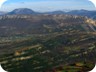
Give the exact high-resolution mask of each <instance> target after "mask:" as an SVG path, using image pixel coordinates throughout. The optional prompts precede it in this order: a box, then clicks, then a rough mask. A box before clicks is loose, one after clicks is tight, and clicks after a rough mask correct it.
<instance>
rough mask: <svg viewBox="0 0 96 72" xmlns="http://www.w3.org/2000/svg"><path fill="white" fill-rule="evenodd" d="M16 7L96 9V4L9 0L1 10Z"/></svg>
mask: <svg viewBox="0 0 96 72" xmlns="http://www.w3.org/2000/svg"><path fill="white" fill-rule="evenodd" d="M16 8H30V9H32V10H34V11H41V12H47V11H55V10H80V9H85V10H95V9H96V8H95V6H94V5H93V4H92V2H90V1H88V0H7V1H6V2H4V3H3V5H2V6H1V8H0V11H12V10H14V9H16Z"/></svg>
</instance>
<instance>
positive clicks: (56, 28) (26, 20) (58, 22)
mask: <svg viewBox="0 0 96 72" xmlns="http://www.w3.org/2000/svg"><path fill="white" fill-rule="evenodd" d="M94 31H96V24H95V21H93V20H91V19H89V18H87V17H82V16H72V15H64V14H62V15H61V14H60V15H57V14H55V15H46V14H41V15H6V16H0V35H1V36H4V35H5V36H7V35H20V34H21V35H23V34H47V33H54V32H65V33H66V32H68V33H70V32H73V33H74V32H94Z"/></svg>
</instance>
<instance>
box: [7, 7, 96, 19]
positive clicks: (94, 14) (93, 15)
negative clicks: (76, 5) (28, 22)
mask: <svg viewBox="0 0 96 72" xmlns="http://www.w3.org/2000/svg"><path fill="white" fill-rule="evenodd" d="M15 14H33V15H34V14H69V15H78V16H87V17H89V18H92V19H96V11H88V10H84V9H82V10H70V11H60V10H58V11H52V12H43V13H40V12H36V11H33V10H31V9H28V8H18V9H15V10H13V11H11V12H9V13H7V15H15Z"/></svg>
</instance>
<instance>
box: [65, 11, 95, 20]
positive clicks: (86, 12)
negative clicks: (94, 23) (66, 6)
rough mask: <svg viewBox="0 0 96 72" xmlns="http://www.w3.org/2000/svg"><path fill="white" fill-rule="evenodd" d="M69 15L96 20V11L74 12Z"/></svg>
mask: <svg viewBox="0 0 96 72" xmlns="http://www.w3.org/2000/svg"><path fill="white" fill-rule="evenodd" d="M67 14H71V15H79V16H87V17H90V18H93V19H94V16H95V15H96V11H88V10H83V9H82V10H72V11H70V12H67Z"/></svg>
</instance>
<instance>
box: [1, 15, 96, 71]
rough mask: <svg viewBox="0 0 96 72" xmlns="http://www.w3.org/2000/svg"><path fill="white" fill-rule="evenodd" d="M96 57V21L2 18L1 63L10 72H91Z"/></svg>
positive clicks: (73, 17) (63, 17)
mask: <svg viewBox="0 0 96 72" xmlns="http://www.w3.org/2000/svg"><path fill="white" fill-rule="evenodd" d="M95 55H96V22H95V21H94V20H92V19H90V18H87V17H83V16H76V15H66V14H54V15H50V14H42V15H41V14H39V15H25V14H24V15H23V14H22V15H4V16H0V64H2V66H3V67H4V69H6V70H8V71H9V72H32V71H33V72H66V71H67V72H87V71H88V70H91V69H92V68H93V67H94V63H95V62H96V57H95ZM24 69H25V70H24ZM74 69H75V70H74Z"/></svg>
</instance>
